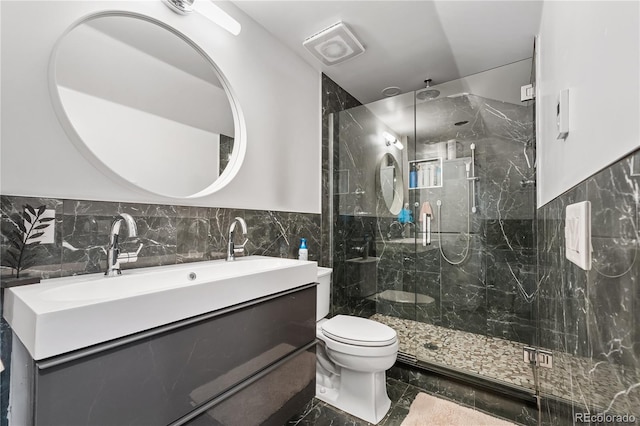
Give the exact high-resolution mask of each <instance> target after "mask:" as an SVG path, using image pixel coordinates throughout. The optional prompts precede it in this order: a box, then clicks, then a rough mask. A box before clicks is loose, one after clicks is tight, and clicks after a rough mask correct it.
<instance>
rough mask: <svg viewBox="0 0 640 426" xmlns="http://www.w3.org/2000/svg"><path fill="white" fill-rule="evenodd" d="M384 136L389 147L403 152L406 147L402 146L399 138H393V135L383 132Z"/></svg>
mask: <svg viewBox="0 0 640 426" xmlns="http://www.w3.org/2000/svg"><path fill="white" fill-rule="evenodd" d="M382 136H383V137H384V140H385V143H386V145H387V146H391V145H393V146H395V147H396V148H398V149H399V150H402V149H403V148H404V145H402V142H400V141H399V140H398V138H396V137H395V136H393V135H392V134H391V133H389V132H382Z"/></svg>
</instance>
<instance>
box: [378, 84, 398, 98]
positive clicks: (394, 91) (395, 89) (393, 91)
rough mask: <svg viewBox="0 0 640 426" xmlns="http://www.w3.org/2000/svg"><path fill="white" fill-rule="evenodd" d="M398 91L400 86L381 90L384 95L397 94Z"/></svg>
mask: <svg viewBox="0 0 640 426" xmlns="http://www.w3.org/2000/svg"><path fill="white" fill-rule="evenodd" d="M400 92H401V90H400V88H399V87H396V86H391V87H387V88H385V89H383V90H382V94H383V95H385V96H395V95H399V94H400Z"/></svg>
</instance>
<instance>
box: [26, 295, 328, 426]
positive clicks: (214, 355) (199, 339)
mask: <svg viewBox="0 0 640 426" xmlns="http://www.w3.org/2000/svg"><path fill="white" fill-rule="evenodd" d="M167 309H171V307H167ZM315 310H316V288H315V284H310V285H306V286H302V287H298V288H296V289H293V290H290V291H287V292H283V293H280V294H277V295H272V296H268V297H264V298H261V299H257V300H253V301H250V302H247V303H243V304H241V305H238V306H235V307H231V308H227V309H224V310H219V311H215V312H211V313H209V314H205V315H201V316H198V317H196V318H190V319H188V320H183V321H180V322H179V323H174V324H168V325H166V326H163V327H159V328H157V329H153V330H148V331H146V332H143V333H139V334H137V335H133V336H128V337H125V338H122V339H118V340H116V341H112V342H106V343H103V344H100V345H97V346H95V347H91V348H86V349H83V350H81V351H77V352H73V353H70V354H65V355H61V356H58V357H55V358H50V359H47V360H44V361H35V362H34V361H33V360H31V359H30V358H27V359H25V362H23V363H22V364H23V371H22V372H21V376H22V377H23V378H24V380H23V381H24V386H25V387H26V388H29V387H32V389H31V390H29V389H27V391H28V392H26V394H28V395H31V396H33V398H32V400H30V401H23V402H24V405H25V407H32V411H31V413H28V411H29V410H28V409H26V410H25V416H27V417H26V418H27V419H28V416H32V419H31V420H32V421H31V423H32V424H35V425H43V426H44V425H46V426H53V425H61V426H69V425H136V426H137V425H181V424H188V425H230V426H231V425H242V426H248V425H259V424H272V425H281V424H283V423H284V422H286V420H287V419H288V418H289V417H291V416H293V415H294V414H295V413H296V412H299V411H301V409H302V407H303V406H304V405H305V404H306V403H307V402H308V401H309V400H311V398H313V396H314V394H315V368H316V361H315V347H314V344H315ZM108 326H109V324H108V318H105V327H108ZM16 344H17V345H20V344H19V343H18V341H17V339H16ZM17 352H18V353H20V352H23V353H26V350H25V351H21V350H18V351H17ZM27 357H28V355H27ZM19 406H20V404H18V406H17V407H16V408H19Z"/></svg>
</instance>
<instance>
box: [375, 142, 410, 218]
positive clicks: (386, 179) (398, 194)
mask: <svg viewBox="0 0 640 426" xmlns="http://www.w3.org/2000/svg"><path fill="white" fill-rule="evenodd" d="M377 178H378V179H377V180H378V182H379V184H378V188H379V191H380V197H381V198H382V199H383V200H384V204H385V205H386V206H387V208H388V209H389V212H390V213H391V214H393V215H397V214H398V213H400V209H401V208H402V203H403V195H402V194H403V185H404V184H403V180H402V171H401V170H400V165H399V164H398V162H397V161H396V158H395V157H394V156H393V155H391V154H388V153H387V154H384V156H383V157H382V159H381V160H380V162H379V164H378V175H377Z"/></svg>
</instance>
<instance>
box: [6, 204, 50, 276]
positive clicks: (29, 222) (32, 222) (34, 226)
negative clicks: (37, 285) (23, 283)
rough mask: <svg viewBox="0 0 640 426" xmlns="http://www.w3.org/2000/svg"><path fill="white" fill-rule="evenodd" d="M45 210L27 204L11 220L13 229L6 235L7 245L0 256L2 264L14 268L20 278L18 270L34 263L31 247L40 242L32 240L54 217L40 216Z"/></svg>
mask: <svg viewBox="0 0 640 426" xmlns="http://www.w3.org/2000/svg"><path fill="white" fill-rule="evenodd" d="M45 210H46V208H45V206H40V207H38V209H37V210H36V209H34V208H33V207H31V206H30V205H29V204H27V205H25V206H24V210H23V211H22V215H16V216H17V217H14V218H13V220H12V221H11V224H12V225H13V229H12V230H11V231H10V232H9V233H8V235H7V238H8V240H9V247H8V248H7V250H6V252H5V255H4V256H2V265H3V266H9V267H11V268H13V269H15V271H16V278H20V271H22V270H24V269H27V268H29V267H31V266H33V265H34V260H35V256H36V254H35V253H34V252H33V251H32V250H31V249H32V248H33V247H35V246H37V245H38V244H40V241H34V240H36V239H37V238H38V237H41V236H42V235H43V234H44V230H45V229H46V228H48V227H49V226H50V225H51V223H50V222H51V221H52V220H54V219H55V218H53V217H42V215H43V214H44V211H45Z"/></svg>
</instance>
